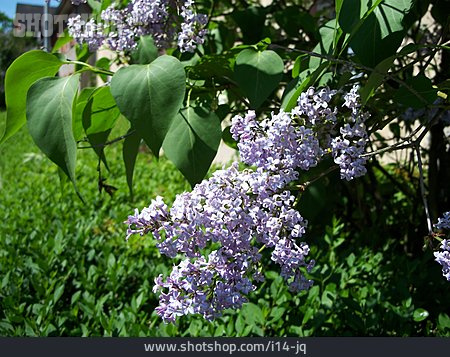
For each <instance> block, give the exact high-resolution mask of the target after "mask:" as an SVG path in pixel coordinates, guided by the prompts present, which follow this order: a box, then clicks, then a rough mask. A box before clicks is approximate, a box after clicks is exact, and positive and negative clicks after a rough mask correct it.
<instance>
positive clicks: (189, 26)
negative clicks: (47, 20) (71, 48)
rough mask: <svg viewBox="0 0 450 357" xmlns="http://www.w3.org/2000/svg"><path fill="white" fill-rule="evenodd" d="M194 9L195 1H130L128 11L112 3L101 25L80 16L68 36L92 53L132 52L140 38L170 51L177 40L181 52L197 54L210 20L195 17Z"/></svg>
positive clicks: (70, 27) (71, 22) (103, 16)
mask: <svg viewBox="0 0 450 357" xmlns="http://www.w3.org/2000/svg"><path fill="white" fill-rule="evenodd" d="M72 3H74V4H75V5H79V4H80V3H81V1H73V2H72ZM194 5H195V4H194V1H193V0H177V1H170V0H131V1H130V2H129V4H128V5H127V6H126V7H125V8H119V7H118V6H117V4H116V3H113V4H112V5H111V6H109V7H108V8H106V9H105V10H104V11H102V13H101V14H100V19H99V21H98V22H96V21H95V20H94V19H89V20H87V19H83V18H82V17H81V15H78V16H75V17H72V18H70V19H69V22H68V27H69V34H70V35H71V36H72V37H73V38H74V39H76V40H77V41H78V42H79V43H80V44H83V43H86V44H87V45H88V46H89V48H90V49H91V50H96V49H98V48H99V47H101V46H106V47H108V48H110V49H111V50H114V51H119V52H120V51H126V50H133V49H135V48H136V46H137V42H136V40H137V38H139V37H140V36H145V35H151V36H152V38H153V39H154V41H155V44H156V45H157V46H158V47H161V48H165V47H168V46H169V45H170V43H171V42H172V41H174V39H175V38H177V41H178V47H179V48H180V51H182V52H194V51H195V48H196V47H197V46H198V45H200V44H202V43H203V42H204V36H205V34H206V30H205V29H204V28H203V27H204V26H205V25H206V23H207V16H206V15H204V14H197V13H195V11H194ZM177 28H178V29H180V32H179V33H178V34H177Z"/></svg>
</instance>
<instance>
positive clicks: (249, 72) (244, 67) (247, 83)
mask: <svg viewBox="0 0 450 357" xmlns="http://www.w3.org/2000/svg"><path fill="white" fill-rule="evenodd" d="M283 70H284V64H283V60H282V59H281V57H280V56H278V55H277V54H276V52H274V51H270V50H269V51H262V52H258V51H255V50H252V49H246V50H243V51H242V52H241V53H239V55H238V56H237V58H236V64H235V67H234V75H235V80H236V82H237V83H238V84H239V87H240V88H241V89H242V91H243V93H244V94H245V96H246V97H247V98H248V100H249V101H250V104H251V106H252V108H254V109H257V108H259V107H260V106H261V104H262V103H263V102H264V101H265V100H266V99H267V98H268V97H269V95H270V94H271V93H272V92H273V91H274V90H275V89H276V88H277V87H278V84H279V83H280V80H281V77H282V75H283Z"/></svg>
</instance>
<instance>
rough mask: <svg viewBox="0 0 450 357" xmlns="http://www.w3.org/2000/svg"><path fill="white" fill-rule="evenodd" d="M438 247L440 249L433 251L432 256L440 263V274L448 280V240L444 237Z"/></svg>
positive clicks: (449, 274)
mask: <svg viewBox="0 0 450 357" xmlns="http://www.w3.org/2000/svg"><path fill="white" fill-rule="evenodd" d="M440 248H441V249H442V251H439V252H434V257H435V260H436V261H437V262H438V263H439V264H440V265H442V275H443V276H444V278H446V279H447V281H450V240H448V239H444V240H443V241H442V242H441V247H440Z"/></svg>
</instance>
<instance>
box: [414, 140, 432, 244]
mask: <svg viewBox="0 0 450 357" xmlns="http://www.w3.org/2000/svg"><path fill="white" fill-rule="evenodd" d="M414 149H415V151H416V154H417V164H418V166H419V181H420V193H421V195H422V201H423V206H424V208H425V215H426V218H427V228H428V234H429V236H430V237H431V236H433V225H432V223H431V217H430V210H429V208H428V201H427V198H426V192H425V183H424V179H423V165H422V158H421V156H420V147H419V144H417V143H416V145H414Z"/></svg>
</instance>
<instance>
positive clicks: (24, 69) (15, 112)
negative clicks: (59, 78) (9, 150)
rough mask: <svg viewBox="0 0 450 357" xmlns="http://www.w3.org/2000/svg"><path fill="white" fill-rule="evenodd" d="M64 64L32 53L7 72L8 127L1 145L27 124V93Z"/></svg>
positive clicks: (45, 55)
mask: <svg viewBox="0 0 450 357" xmlns="http://www.w3.org/2000/svg"><path fill="white" fill-rule="evenodd" d="M63 64H64V63H63V62H61V61H60V60H59V59H58V58H57V57H56V56H54V55H51V54H49V53H47V52H44V51H30V52H27V53H25V54H23V55H22V56H20V57H19V58H17V59H16V60H15V61H14V62H13V63H12V64H11V66H10V67H9V68H8V70H7V71H6V78H5V92H6V108H7V116H6V127H5V131H4V134H3V137H2V139H1V140H0V144H1V143H3V142H4V141H5V140H7V139H8V138H10V137H11V136H13V135H14V134H15V133H16V132H17V131H18V130H19V129H20V128H21V127H22V126H23V125H24V124H25V123H26V121H27V120H26V112H27V109H26V103H27V92H28V89H29V88H30V87H31V85H32V84H33V83H34V82H36V81H37V80H38V79H41V78H43V77H49V76H54V75H55V74H56V73H57V72H58V70H59V68H60V67H61V66H62V65H63Z"/></svg>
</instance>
